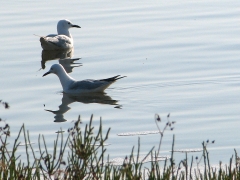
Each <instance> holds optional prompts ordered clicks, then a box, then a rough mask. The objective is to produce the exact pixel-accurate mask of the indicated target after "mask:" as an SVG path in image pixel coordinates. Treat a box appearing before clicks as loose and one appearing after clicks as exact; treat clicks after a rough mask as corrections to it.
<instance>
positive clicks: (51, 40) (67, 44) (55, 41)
mask: <svg viewBox="0 0 240 180" xmlns="http://www.w3.org/2000/svg"><path fill="white" fill-rule="evenodd" d="M72 27H76V28H81V27H80V26H78V25H74V24H72V23H71V22H70V21H69V20H67V19H63V20H60V21H58V24H57V32H58V34H49V35H47V36H45V37H40V42H41V46H42V48H43V49H44V50H59V49H70V48H73V38H72V35H71V34H70V32H69V28H72Z"/></svg>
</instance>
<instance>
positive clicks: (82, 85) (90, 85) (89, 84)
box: [69, 80, 106, 90]
mask: <svg viewBox="0 0 240 180" xmlns="http://www.w3.org/2000/svg"><path fill="white" fill-rule="evenodd" d="M104 84H106V82H102V81H98V80H83V81H77V82H74V83H73V84H72V85H71V86H70V88H69V89H83V90H93V89H96V88H99V87H101V86H102V85H104Z"/></svg>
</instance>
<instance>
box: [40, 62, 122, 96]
mask: <svg viewBox="0 0 240 180" xmlns="http://www.w3.org/2000/svg"><path fill="white" fill-rule="evenodd" d="M50 73H53V74H56V75H57V76H58V78H59V80H60V82H61V84H62V88H63V91H64V92H65V93H92V92H103V91H104V90H105V89H106V88H108V87H109V86H110V85H111V84H112V83H114V82H115V81H116V80H118V79H121V78H124V77H126V76H120V75H117V76H114V77H111V78H107V79H99V80H93V79H86V80H82V81H76V80H75V79H73V78H72V77H71V76H69V75H68V74H67V73H66V71H65V70H64V68H63V67H62V65H61V64H53V65H52V66H51V68H50V70H49V71H48V72H46V73H45V74H44V75H43V76H46V75H48V74H50Z"/></svg>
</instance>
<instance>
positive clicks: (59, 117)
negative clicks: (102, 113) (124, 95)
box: [45, 93, 119, 122]
mask: <svg viewBox="0 0 240 180" xmlns="http://www.w3.org/2000/svg"><path fill="white" fill-rule="evenodd" d="M73 102H81V103H84V104H89V103H98V104H109V105H116V106H119V105H118V104H117V102H118V101H117V100H113V99H112V98H111V97H110V96H108V95H106V93H83V94H79V95H75V94H74V95H72V94H66V93H63V97H62V104H61V105H60V106H59V110H57V111H53V110H48V109H45V111H49V112H52V113H53V114H55V116H54V119H55V120H54V122H65V121H67V120H66V119H65V118H64V114H65V113H66V112H67V111H69V110H70V109H71V108H70V107H69V106H68V105H69V104H71V103H73Z"/></svg>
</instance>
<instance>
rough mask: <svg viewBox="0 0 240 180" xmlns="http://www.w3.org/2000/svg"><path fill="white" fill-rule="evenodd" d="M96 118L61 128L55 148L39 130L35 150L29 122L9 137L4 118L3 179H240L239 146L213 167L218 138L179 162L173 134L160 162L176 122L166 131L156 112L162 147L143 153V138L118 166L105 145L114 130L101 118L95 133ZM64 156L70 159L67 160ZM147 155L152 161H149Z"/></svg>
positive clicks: (1, 141) (0, 170) (1, 138)
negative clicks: (168, 153) (226, 162)
mask: <svg viewBox="0 0 240 180" xmlns="http://www.w3.org/2000/svg"><path fill="white" fill-rule="evenodd" d="M7 107H9V106H7ZM169 116H170V115H168V118H169ZM1 121H2V120H1ZM92 121H93V116H91V118H90V121H89V123H88V124H86V126H85V127H84V128H82V127H81V120H80V117H79V118H78V120H77V121H76V122H75V123H74V125H73V127H72V128H70V129H69V130H68V136H67V138H65V139H64V136H63V133H62V131H59V132H58V134H57V137H56V139H55V141H54V143H53V148H52V149H51V152H50V148H49V147H47V145H46V141H45V138H44V136H43V135H42V136H41V135H39V138H38V151H36V149H34V148H33V146H32V144H31V140H30V136H29V132H28V131H26V130H25V126H24V125H23V126H22V127H21V129H20V131H19V133H18V136H17V138H16V139H15V141H14V142H9V136H10V126H9V125H8V124H7V123H6V122H4V121H2V122H3V124H4V126H3V127H1V128H0V145H1V146H0V179H3V180H5V179H22V180H23V179H24V180H25V179H55V180H57V179H78V180H79V179H80V180H81V179H93V180H98V179H104V180H110V179H111V180H112V179H114V180H120V179H126V180H140V179H149V180H165V179H166V180H168V179H169V180H170V179H171V180H185V179H206V180H208V179H209V180H210V179H211V180H214V179H229V180H230V179H240V173H239V172H240V169H239V158H238V156H237V153H236V151H235V159H234V158H233V157H231V158H230V162H229V165H228V166H222V165H221V164H220V165H219V168H217V169H216V168H212V167H211V166H210V162H209V154H208V151H207V145H208V144H209V143H214V141H212V142H209V141H207V142H203V143H202V146H203V148H202V151H201V152H202V156H201V157H200V158H193V157H191V158H190V159H188V157H187V152H186V159H184V160H182V161H181V162H179V163H178V165H176V163H175V161H174V152H175V151H174V136H173V143H172V151H171V152H172V153H171V157H170V158H165V159H164V163H160V159H159V152H160V148H161V143H162V138H163V134H164V131H165V130H166V129H167V128H170V130H172V129H173V128H172V125H173V124H174V123H175V122H170V121H169V120H168V122H167V123H166V124H165V126H164V128H163V129H162V130H161V129H160V128H159V126H158V124H157V123H159V122H161V119H160V117H159V116H158V115H156V116H155V121H156V124H157V126H158V130H159V134H160V140H159V147H158V149H157V150H155V149H154V148H152V149H151V150H150V151H149V153H148V154H146V156H145V157H144V158H140V140H139V142H138V147H137V149H136V150H135V148H134V147H133V148H132V152H131V153H130V155H129V156H126V157H125V158H124V160H123V162H122V164H121V165H114V164H113V163H112V162H111V161H110V160H109V157H108V156H106V148H105V144H106V141H107V139H108V135H109V132H110V129H108V130H107V132H106V134H105V135H104V134H103V131H102V121H101V119H100V125H99V128H98V130H97V133H95V134H94V133H93V130H94V127H93V126H92ZM20 137H23V138H24V141H25V142H24V143H21V142H20ZM10 143H13V144H12V145H11V144H10ZM10 145H11V146H10ZM21 145H24V147H25V153H24V155H25V156H26V159H22V158H21V157H22V156H20V155H19V153H18V149H19V146H21ZM64 159H67V160H66V161H64ZM147 159H150V160H148V161H146V160H147ZM194 160H197V161H198V164H197V167H193V161H194ZM233 161H235V163H234V162H233ZM146 162H148V164H149V166H148V168H146V167H144V166H145V163H146ZM200 162H201V163H202V164H203V168H200V167H199V164H200ZM161 164H162V165H161Z"/></svg>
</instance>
